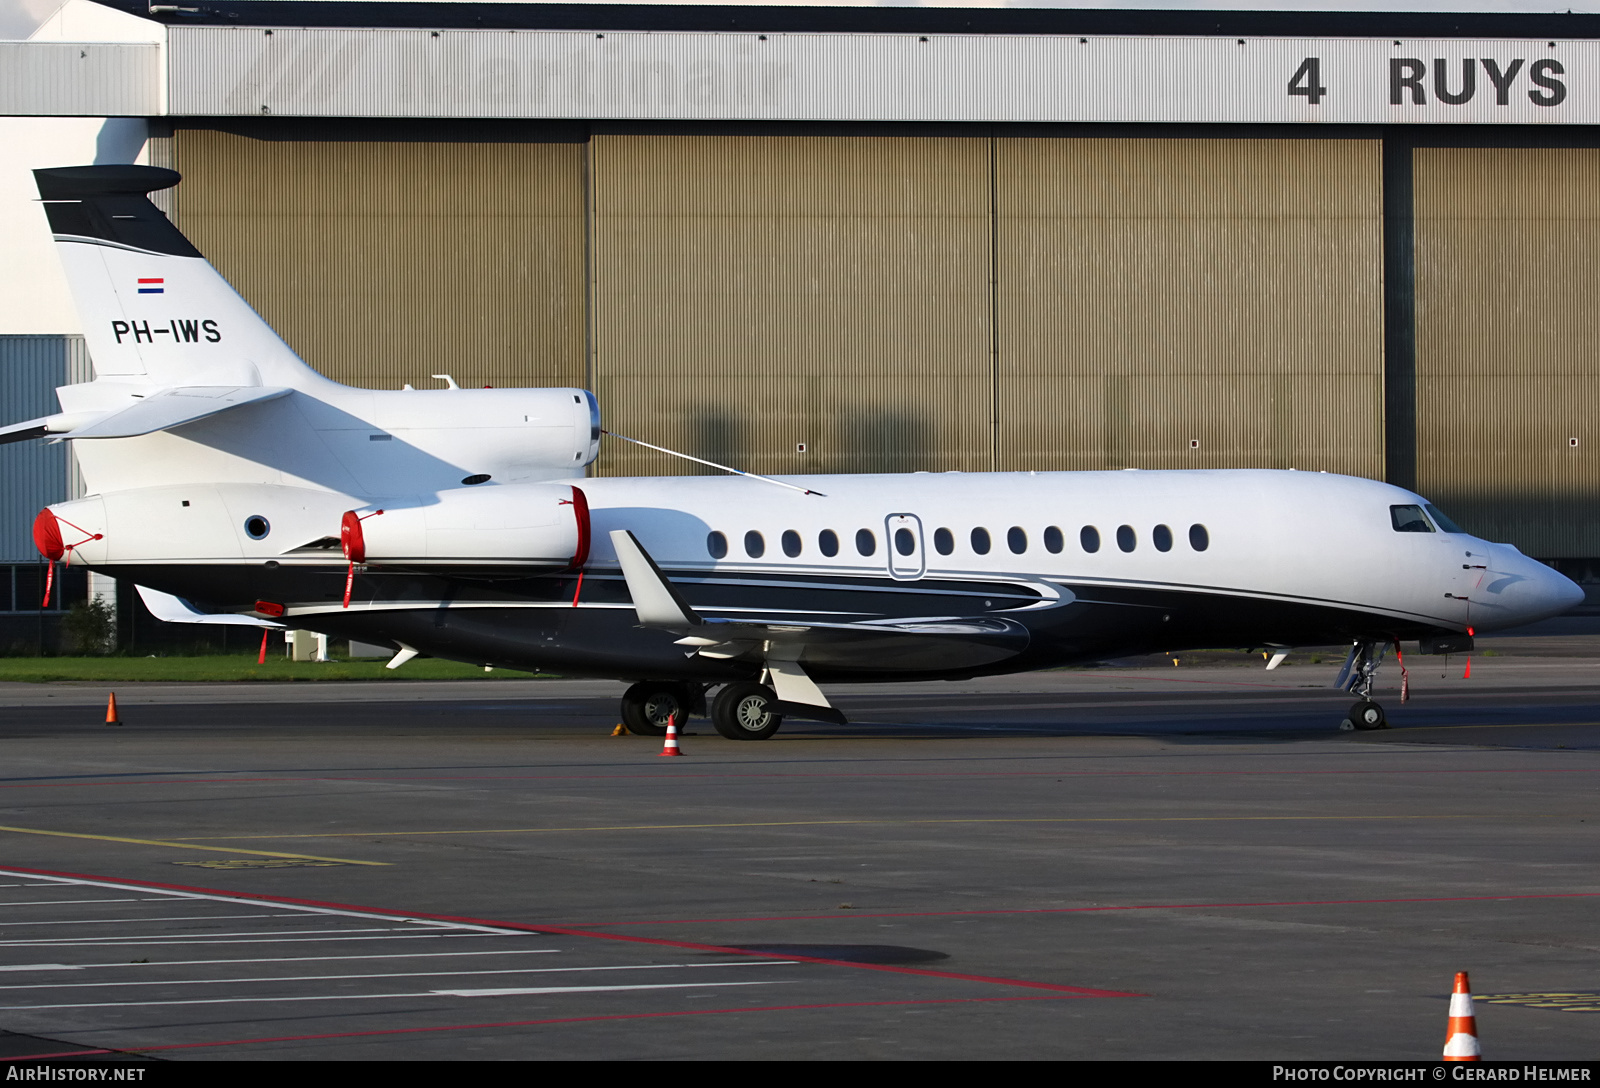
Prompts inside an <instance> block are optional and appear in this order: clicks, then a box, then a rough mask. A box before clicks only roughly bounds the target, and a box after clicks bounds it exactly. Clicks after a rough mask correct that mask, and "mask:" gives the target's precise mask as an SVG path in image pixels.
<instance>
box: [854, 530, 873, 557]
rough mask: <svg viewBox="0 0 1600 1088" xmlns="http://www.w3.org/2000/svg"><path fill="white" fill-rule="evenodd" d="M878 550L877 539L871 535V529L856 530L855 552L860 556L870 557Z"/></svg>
mask: <svg viewBox="0 0 1600 1088" xmlns="http://www.w3.org/2000/svg"><path fill="white" fill-rule="evenodd" d="M877 550H878V538H877V537H875V536H873V535H872V530H871V529H857V530H856V551H858V552H860V553H861V554H862V555H871V554H872V553H873V552H876V551H877Z"/></svg>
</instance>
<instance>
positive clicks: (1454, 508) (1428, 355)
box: [1413, 148, 1600, 559]
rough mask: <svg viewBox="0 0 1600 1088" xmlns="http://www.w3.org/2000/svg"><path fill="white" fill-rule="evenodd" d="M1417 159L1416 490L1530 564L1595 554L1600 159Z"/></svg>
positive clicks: (1471, 155) (1599, 512) (1599, 153)
mask: <svg viewBox="0 0 1600 1088" xmlns="http://www.w3.org/2000/svg"><path fill="white" fill-rule="evenodd" d="M1414 155H1415V158H1414V159H1413V178H1414V181H1413V184H1414V186H1415V201H1416V250H1415V262H1416V292H1417V294H1416V299H1417V301H1416V306H1417V477H1418V479H1417V486H1418V489H1419V490H1420V491H1422V492H1423V493H1424V494H1426V495H1429V496H1430V497H1432V498H1433V499H1435V500H1436V501H1437V502H1439V503H1440V504H1441V505H1442V506H1443V507H1444V508H1445V510H1446V511H1447V512H1448V513H1450V515H1451V516H1452V517H1454V518H1455V519H1456V520H1457V521H1460V522H1461V523H1462V524H1463V526H1465V527H1466V528H1467V529H1468V530H1470V531H1471V532H1474V533H1477V534H1480V535H1482V536H1485V537H1488V538H1489V539H1491V540H1505V541H1510V542H1512V543H1515V544H1516V545H1517V546H1518V547H1520V548H1521V549H1522V550H1523V551H1525V552H1527V553H1529V554H1531V555H1537V556H1539V557H1541V558H1549V559H1556V558H1582V557H1586V556H1597V555H1600V480H1597V478H1596V460H1595V458H1596V456H1597V454H1600V447H1596V446H1595V443H1597V442H1600V426H1597V425H1596V418H1597V415H1600V367H1597V366H1596V363H1595V353H1596V344H1597V343H1600V305H1597V300H1600V150H1595V149H1592V148H1576V149H1575V148H1559V149H1550V148H1543V149H1533V148H1419V149H1417V150H1416V151H1415V152H1414Z"/></svg>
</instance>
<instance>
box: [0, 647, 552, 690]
mask: <svg viewBox="0 0 1600 1088" xmlns="http://www.w3.org/2000/svg"><path fill="white" fill-rule="evenodd" d="M384 663H385V662H384V659H383V658H373V659H362V658H357V659H354V660H352V659H349V658H336V659H335V660H333V661H326V662H318V661H290V660H288V659H287V658H285V657H284V656H283V655H282V654H281V653H280V654H278V655H276V656H274V655H271V654H269V655H268V656H267V663H266V664H265V665H258V664H256V655H255V654H204V655H196V656H193V657H0V682H4V681H8V680H9V681H13V682H24V683H32V684H41V683H50V682H53V681H57V680H92V681H98V682H102V683H118V684H125V683H137V682H139V681H166V682H172V681H197V682H198V681H207V682H217V681H228V680H282V681H296V680H300V681H316V680H374V681H382V680H388V681H405V680H527V679H529V678H531V677H535V676H543V675H546V674H543V673H527V672H513V671H508V670H506V669H495V670H494V671H493V672H484V671H483V666H482V665H463V664H461V663H460V662H458V661H440V660H437V659H435V658H417V659H415V660H412V661H408V662H406V663H405V664H404V665H402V666H400V668H398V669H392V670H391V669H386V668H384V667H383V666H384Z"/></svg>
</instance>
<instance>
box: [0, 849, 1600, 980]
mask: <svg viewBox="0 0 1600 1088" xmlns="http://www.w3.org/2000/svg"><path fill="white" fill-rule="evenodd" d="M18 871H19V872H21V871H23V870H18ZM1596 896H1600V892H1545V893H1539V894H1535V895H1451V896H1434V897H1430V898H1422V897H1418V898H1411V899H1283V900H1262V901H1261V902H1257V903H1133V904H1128V905H1125V906H1111V907H1019V908H1015V909H1010V910H1006V909H1000V910H920V911H902V912H899V913H892V914H864V913H862V912H861V911H851V912H850V913H849V914H784V915H772V916H770V917H751V918H670V919H656V920H651V921H639V922H631V921H625V920H617V921H611V922H565V923H562V924H563V925H564V926H566V927H567V928H571V929H577V928H581V927H583V926H688V925H701V924H706V925H710V924H714V923H715V924H722V923H728V922H816V921H831V920H834V919H840V918H967V917H981V916H983V915H986V914H1093V913H1097V912H1105V911H1123V910H1206V909H1216V910H1221V909H1223V908H1233V907H1341V906H1363V905H1366V906H1377V905H1382V904H1384V903H1493V902H1498V901H1501V900H1515V899H1584V898H1593V897H1596ZM795 958H798V957H795Z"/></svg>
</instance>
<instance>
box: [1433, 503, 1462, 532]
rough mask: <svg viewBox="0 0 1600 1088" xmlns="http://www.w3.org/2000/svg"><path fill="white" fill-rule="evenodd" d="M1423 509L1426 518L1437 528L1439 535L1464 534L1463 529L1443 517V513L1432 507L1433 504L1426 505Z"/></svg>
mask: <svg viewBox="0 0 1600 1088" xmlns="http://www.w3.org/2000/svg"><path fill="white" fill-rule="evenodd" d="M1423 509H1424V510H1426V511H1427V512H1428V516H1429V517H1430V518H1432V519H1433V523H1434V524H1435V525H1437V526H1438V527H1439V531H1440V532H1441V533H1464V532H1466V530H1465V529H1463V528H1462V527H1461V526H1459V525H1457V524H1456V523H1455V522H1453V521H1451V520H1450V519H1449V518H1447V517H1445V516H1444V512H1443V511H1442V510H1440V509H1439V508H1438V507H1437V506H1435V505H1433V503H1431V502H1430V503H1428V504H1427V505H1426V506H1424V507H1423Z"/></svg>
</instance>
